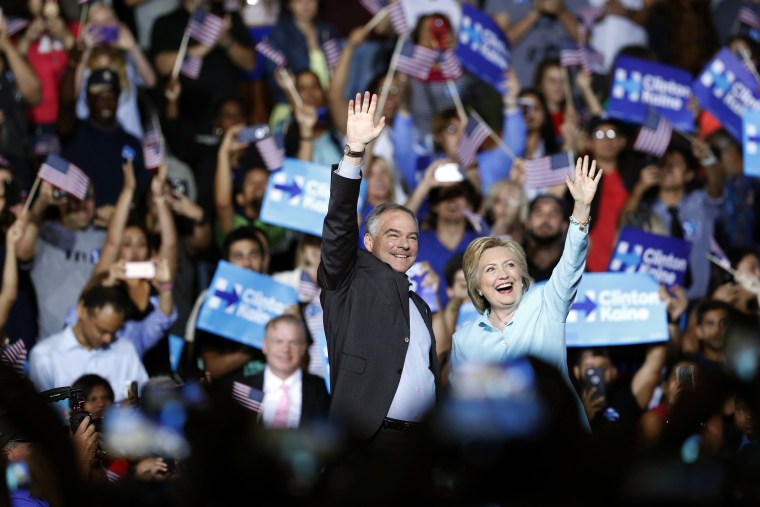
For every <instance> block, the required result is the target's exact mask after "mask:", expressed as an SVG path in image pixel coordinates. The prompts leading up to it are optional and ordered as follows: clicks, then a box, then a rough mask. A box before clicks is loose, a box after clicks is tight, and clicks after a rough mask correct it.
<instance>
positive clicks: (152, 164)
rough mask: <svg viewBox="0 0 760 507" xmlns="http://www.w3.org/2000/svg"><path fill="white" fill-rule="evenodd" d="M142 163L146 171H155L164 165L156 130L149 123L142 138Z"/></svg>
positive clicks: (162, 152) (162, 150)
mask: <svg viewBox="0 0 760 507" xmlns="http://www.w3.org/2000/svg"><path fill="white" fill-rule="evenodd" d="M143 163H144V164H145V168H146V169H156V168H157V167H159V166H160V165H161V164H163V163H164V149H163V146H162V144H161V136H160V135H159V133H158V128H157V127H156V125H154V124H153V122H151V124H150V125H149V126H148V128H147V129H146V130H145V134H144V136H143Z"/></svg>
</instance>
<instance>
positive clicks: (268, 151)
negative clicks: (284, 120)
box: [255, 136, 285, 171]
mask: <svg viewBox="0 0 760 507" xmlns="http://www.w3.org/2000/svg"><path fill="white" fill-rule="evenodd" d="M255 144H256V149H257V150H259V154H260V155H261V158H262V159H264V164H265V165H266V166H267V169H269V170H270V171H276V170H277V169H279V168H280V167H282V166H283V165H285V150H283V149H282V148H280V145H279V144H277V140H276V139H275V138H274V137H272V136H267V137H265V138H263V139H260V140H258V141H256V143H255Z"/></svg>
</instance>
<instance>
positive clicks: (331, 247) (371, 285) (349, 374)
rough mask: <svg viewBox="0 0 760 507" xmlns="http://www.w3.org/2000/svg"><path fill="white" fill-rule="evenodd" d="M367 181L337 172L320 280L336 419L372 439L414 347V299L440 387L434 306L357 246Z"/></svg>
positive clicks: (334, 177)
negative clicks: (358, 206)
mask: <svg viewBox="0 0 760 507" xmlns="http://www.w3.org/2000/svg"><path fill="white" fill-rule="evenodd" d="M335 169H336V167H335V166H334V167H333V171H334V170H335ZM360 183H361V180H358V179H356V180H353V179H349V178H344V177H343V176H339V175H337V174H335V172H333V173H332V180H331V184H330V205H329V208H328V211H327V216H326V217H325V223H324V229H323V233H322V259H321V263H320V265H319V272H318V276H317V278H318V281H319V286H320V287H321V288H322V293H321V295H320V299H321V301H322V307H323V309H324V324H325V333H326V334H327V347H328V356H329V357H330V386H331V388H332V405H331V407H330V413H331V415H332V416H337V417H338V418H340V419H341V420H342V421H343V422H345V423H346V424H347V425H348V427H349V429H350V430H351V431H352V433H353V434H354V436H356V437H357V438H362V439H367V438H369V437H371V436H372V435H373V434H374V433H375V432H376V431H377V430H378V429H379V428H380V425H381V424H382V421H383V418H384V417H385V416H386V415H387V414H388V409H389V408H390V406H391V402H392V401H393V397H394V395H395V394H396V389H397V388H398V384H399V380H400V378H401V371H402V369H403V367H404V359H405V358H406V351H407V348H408V346H409V334H410V325H409V298H410V297H411V298H412V301H413V302H414V304H415V305H416V306H417V308H418V309H419V311H420V314H421V315H422V317H423V319H424V320H425V324H426V325H427V328H428V331H429V332H430V337H431V340H432V346H431V347H430V362H429V364H430V366H429V367H430V369H431V371H432V373H433V376H434V377H435V386H436V393H438V392H439V391H440V385H441V383H440V366H439V364H438V356H437V355H436V352H435V335H434V334H433V328H432V318H431V312H430V308H429V307H428V306H427V304H425V302H424V301H423V300H422V298H420V297H419V296H418V295H417V294H415V293H414V292H411V291H410V290H409V279H408V278H407V277H406V275H405V274H403V273H398V272H396V271H394V270H393V269H392V268H391V267H390V266H389V265H388V264H386V263H384V262H382V261H380V260H379V259H377V258H376V257H374V256H373V255H372V254H371V253H369V252H366V251H364V250H360V249H359V248H358V247H357V245H358V244H359V227H358V224H357V220H356V202H357V199H358V198H359V185H360Z"/></svg>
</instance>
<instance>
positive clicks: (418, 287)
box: [406, 261, 439, 313]
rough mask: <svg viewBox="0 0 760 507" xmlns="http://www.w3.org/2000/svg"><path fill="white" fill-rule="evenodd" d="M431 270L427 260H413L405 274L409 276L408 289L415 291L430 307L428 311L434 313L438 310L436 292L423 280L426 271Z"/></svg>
mask: <svg viewBox="0 0 760 507" xmlns="http://www.w3.org/2000/svg"><path fill="white" fill-rule="evenodd" d="M432 271H433V270H432V269H431V267H430V264H428V263H427V262H425V261H423V262H415V263H414V264H412V267H411V268H409V271H407V272H406V276H408V277H409V290H413V291H414V292H416V293H417V295H418V296H419V297H421V298H422V299H423V300H424V301H425V302H426V303H427V305H428V306H429V307H430V311H431V312H433V313H435V312H437V311H438V310H439V307H438V293H437V292H436V290H435V287H432V286H429V285H426V281H425V278H426V277H427V275H428V273H431V272H432Z"/></svg>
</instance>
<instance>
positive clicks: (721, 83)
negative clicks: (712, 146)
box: [694, 48, 760, 139]
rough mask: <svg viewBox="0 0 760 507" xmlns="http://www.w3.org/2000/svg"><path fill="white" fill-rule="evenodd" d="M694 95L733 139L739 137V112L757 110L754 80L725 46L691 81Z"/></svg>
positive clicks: (740, 134)
mask: <svg viewBox="0 0 760 507" xmlns="http://www.w3.org/2000/svg"><path fill="white" fill-rule="evenodd" d="M694 95H695V96H696V97H697V100H698V101H699V104H700V105H701V106H702V108H704V109H706V110H708V111H710V113H712V114H713V115H714V116H715V117H716V118H717V119H718V120H720V122H721V123H722V124H723V126H724V127H725V128H726V130H728V132H729V133H730V134H731V135H732V136H734V137H735V138H736V139H742V116H743V115H744V112H745V111H747V110H754V111H757V110H760V96H758V93H757V81H755V78H754V77H753V76H752V74H751V73H750V72H749V71H748V70H747V69H746V68H745V67H744V65H743V64H742V63H741V62H740V61H739V60H738V59H737V58H736V57H735V56H734V55H733V53H731V51H729V50H728V49H726V48H723V49H721V50H720V52H719V53H718V54H717V55H716V56H715V58H713V59H712V60H711V61H710V63H708V64H707V66H705V68H704V69H703V70H702V73H701V74H700V75H699V76H698V77H697V79H696V80H695V81H694Z"/></svg>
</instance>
